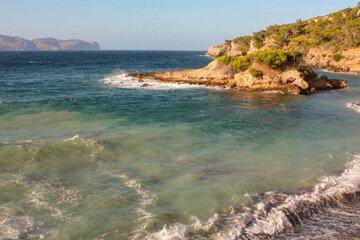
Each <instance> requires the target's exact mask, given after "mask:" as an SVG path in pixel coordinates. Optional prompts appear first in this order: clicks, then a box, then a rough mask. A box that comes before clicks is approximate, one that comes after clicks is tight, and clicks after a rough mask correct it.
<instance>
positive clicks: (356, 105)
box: [346, 101, 360, 113]
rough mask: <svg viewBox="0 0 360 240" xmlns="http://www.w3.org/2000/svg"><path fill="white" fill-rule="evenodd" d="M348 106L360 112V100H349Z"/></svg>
mask: <svg viewBox="0 0 360 240" xmlns="http://www.w3.org/2000/svg"><path fill="white" fill-rule="evenodd" d="M346 107H347V108H350V109H353V110H355V111H357V112H358V113H360V101H355V102H349V103H347V104H346Z"/></svg>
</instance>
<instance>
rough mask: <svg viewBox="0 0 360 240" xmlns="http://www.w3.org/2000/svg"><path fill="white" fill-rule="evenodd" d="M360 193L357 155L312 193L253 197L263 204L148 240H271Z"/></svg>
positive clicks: (179, 226) (176, 227)
mask: <svg viewBox="0 0 360 240" xmlns="http://www.w3.org/2000/svg"><path fill="white" fill-rule="evenodd" d="M359 192H360V156H359V155H355V156H354V159H353V161H352V162H350V163H349V164H348V166H347V167H346V170H345V171H344V172H343V174H341V175H340V176H330V177H324V178H322V179H320V181H319V183H318V184H316V185H315V186H314V187H313V189H312V191H309V192H305V193H298V194H295V195H286V194H281V193H278V192H275V191H272V192H267V193H262V194H257V195H254V196H253V197H254V198H255V197H256V198H257V199H260V200H259V201H258V202H257V204H256V205H255V206H254V207H253V208H245V207H244V208H242V209H233V210H232V211H231V212H230V213H227V214H215V215H214V216H213V217H212V218H210V219H209V220H208V221H207V222H205V223H202V222H200V221H199V220H197V219H196V218H194V221H193V224H191V225H182V224H175V225H172V226H164V228H163V229H162V230H160V231H158V232H156V233H153V234H150V235H149V236H148V238H147V239H151V240H158V239H160V240H175V239H199V238H200V239H202V238H206V239H220V240H229V239H234V240H235V239H256V238H260V237H264V236H266V237H269V236H270V237H271V236H274V235H276V234H279V233H281V232H283V231H285V230H288V229H292V228H294V227H295V226H297V225H298V224H301V222H302V221H303V220H304V219H307V218H310V217H312V216H313V215H314V214H316V213H318V212H321V211H322V210H325V209H328V208H332V207H334V206H341V205H342V204H343V203H346V202H348V201H351V199H353V198H356V197H357V195H358V193H359ZM320 214H321V213H320ZM315 227H316V226H315Z"/></svg>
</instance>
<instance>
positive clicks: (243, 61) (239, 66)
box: [231, 54, 253, 71]
mask: <svg viewBox="0 0 360 240" xmlns="http://www.w3.org/2000/svg"><path fill="white" fill-rule="evenodd" d="M252 59H253V55H252V54H248V55H245V56H241V57H236V58H235V60H234V61H233V62H232V63H231V66H232V68H233V69H234V70H235V71H246V70H247V69H248V68H249V67H250V65H251V62H252Z"/></svg>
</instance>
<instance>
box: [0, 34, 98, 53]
mask: <svg viewBox="0 0 360 240" xmlns="http://www.w3.org/2000/svg"><path fill="white" fill-rule="evenodd" d="M98 50H100V45H99V44H98V43H97V42H87V41H83V40H78V39H69V40H60V39H55V38H38V39H35V40H28V39H24V38H21V37H11V36H5V35H0V51H98Z"/></svg>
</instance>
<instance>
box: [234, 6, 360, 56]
mask: <svg viewBox="0 0 360 240" xmlns="http://www.w3.org/2000/svg"><path fill="white" fill-rule="evenodd" d="M251 41H253V45H254V47H256V48H262V47H264V46H265V47H266V48H272V49H281V48H286V49H289V48H290V49H296V50H301V51H303V50H306V49H308V48H309V47H319V46H324V47H326V48H332V49H333V50H334V53H337V52H341V51H343V50H346V49H349V48H354V47H359V46H360V4H358V6H356V7H354V8H347V9H344V10H342V11H339V12H336V13H332V14H330V15H328V16H325V17H317V18H313V19H310V20H306V21H302V20H298V21H297V22H296V23H292V24H285V25H273V26H269V27H268V28H267V29H266V30H263V31H259V32H255V33H254V34H253V35H252V36H243V37H239V38H236V39H234V40H233V42H234V43H235V44H236V45H238V47H237V49H238V50H241V51H242V52H246V51H248V50H249V49H250V46H251ZM336 58H338V57H336Z"/></svg>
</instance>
